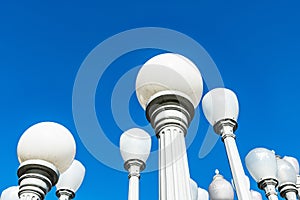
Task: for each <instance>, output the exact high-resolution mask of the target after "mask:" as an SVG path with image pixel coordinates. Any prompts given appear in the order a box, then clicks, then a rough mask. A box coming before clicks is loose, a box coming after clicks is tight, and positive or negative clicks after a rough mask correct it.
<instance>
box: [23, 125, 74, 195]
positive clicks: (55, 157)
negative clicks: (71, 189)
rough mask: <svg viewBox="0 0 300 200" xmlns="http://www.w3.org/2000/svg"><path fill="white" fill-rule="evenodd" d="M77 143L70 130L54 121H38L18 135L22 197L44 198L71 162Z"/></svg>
mask: <svg viewBox="0 0 300 200" xmlns="http://www.w3.org/2000/svg"><path fill="white" fill-rule="evenodd" d="M75 151H76V145H75V141H74V138H73V136H72V134H71V133H70V132H69V130H68V129H66V128H65V127H64V126H62V125H60V124H57V123H54V122H41V123H38V124H35V125H33V126H31V127H30V128H28V129H27V130H26V131H25V132H24V133H23V135H22V136H21V138H20V140H19V143H18V147H17V152H18V159H19V162H20V163H21V165H20V167H19V169H18V177H19V185H20V188H19V197H20V199H21V200H28V199H35V200H43V199H44V197H45V195H46V194H47V193H48V192H49V191H50V189H51V188H52V186H54V185H55V184H56V183H57V181H58V177H59V173H63V172H64V171H65V170H67V169H68V168H69V166H70V165H71V164H72V162H73V159H74V156H75Z"/></svg>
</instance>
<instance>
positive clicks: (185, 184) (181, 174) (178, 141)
mask: <svg viewBox="0 0 300 200" xmlns="http://www.w3.org/2000/svg"><path fill="white" fill-rule="evenodd" d="M159 147H160V154H159V167H160V171H159V178H160V181H159V182H160V191H159V192H160V195H159V197H160V200H182V199H187V200H189V199H191V189H190V181H189V180H190V173H189V167H188V160H187V155H186V145H185V140H184V131H183V130H182V129H181V128H179V127H176V126H170V127H166V128H164V129H162V130H161V131H160V133H159Z"/></svg>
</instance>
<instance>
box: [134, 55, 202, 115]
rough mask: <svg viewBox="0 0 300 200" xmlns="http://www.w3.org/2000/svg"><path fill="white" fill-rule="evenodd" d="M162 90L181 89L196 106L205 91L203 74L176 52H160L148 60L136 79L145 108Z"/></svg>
mask: <svg viewBox="0 0 300 200" xmlns="http://www.w3.org/2000/svg"><path fill="white" fill-rule="evenodd" d="M162 91H179V92H181V93H183V94H185V95H186V96H188V97H189V99H190V100H191V103H192V104H193V105H194V107H195V108H196V107H197V106H198V104H199V102H200V99H201V96H202V91H203V82H202V76H201V74H200V72H199V70H198V68H197V67H196V65H195V64H194V63H193V62H192V61H191V60H189V59H188V58H186V57H184V56H182V55H179V54H175V53H164V54H159V55H157V56H154V57H153V58H151V59H150V60H148V61H147V62H146V63H145V64H144V65H143V66H142V68H141V69H140V71H139V73H138V76H137V79H136V94H137V98H138V100H139V102H140V104H141V106H142V107H143V108H144V109H145V108H146V105H147V103H149V102H148V101H149V99H150V98H151V97H152V96H154V95H155V94H156V93H158V92H162Z"/></svg>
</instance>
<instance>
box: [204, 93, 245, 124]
mask: <svg viewBox="0 0 300 200" xmlns="http://www.w3.org/2000/svg"><path fill="white" fill-rule="evenodd" d="M202 109H203V113H204V115H205V117H206V119H207V121H208V122H209V123H210V124H211V125H212V126H214V125H215V124H216V123H217V122H219V121H220V120H222V119H233V120H235V121H237V118H238V115H239V102H238V99H237V97H236V95H235V93H234V92H233V91H231V90H229V89H226V88H215V89H213V90H211V91H209V92H208V93H207V94H206V95H205V96H204V97H203V100H202Z"/></svg>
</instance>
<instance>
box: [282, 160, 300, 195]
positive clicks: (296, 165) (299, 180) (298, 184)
mask: <svg viewBox="0 0 300 200" xmlns="http://www.w3.org/2000/svg"><path fill="white" fill-rule="evenodd" d="M282 159H283V160H286V161H288V162H289V163H290V164H291V165H293V167H294V168H295V170H296V174H297V181H296V188H297V191H298V195H297V196H298V198H300V196H299V195H300V175H299V162H298V160H297V159H296V158H294V157H291V156H284V157H283V158H282Z"/></svg>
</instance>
